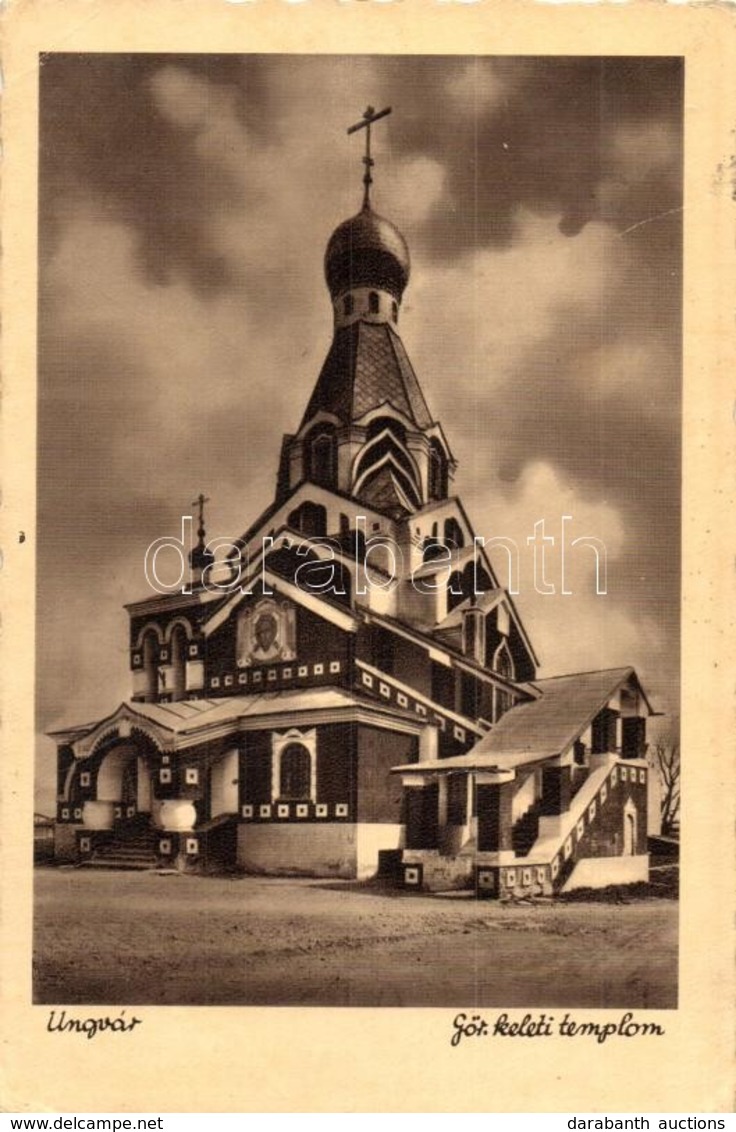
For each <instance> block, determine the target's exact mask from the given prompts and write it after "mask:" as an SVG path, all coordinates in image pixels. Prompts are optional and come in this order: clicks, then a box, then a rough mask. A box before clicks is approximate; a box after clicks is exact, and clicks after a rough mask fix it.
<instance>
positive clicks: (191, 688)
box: [186, 660, 204, 692]
mask: <svg viewBox="0 0 736 1132" xmlns="http://www.w3.org/2000/svg"><path fill="white" fill-rule="evenodd" d="M186 687H187V691H188V692H196V691H198V690H199V689H200V688H204V661H203V660H188V661H187V664H186Z"/></svg>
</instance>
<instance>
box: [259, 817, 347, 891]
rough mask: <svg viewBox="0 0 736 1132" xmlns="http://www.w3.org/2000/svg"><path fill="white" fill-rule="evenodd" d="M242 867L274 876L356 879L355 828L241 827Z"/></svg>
mask: <svg viewBox="0 0 736 1132" xmlns="http://www.w3.org/2000/svg"><path fill="white" fill-rule="evenodd" d="M237 859H238V867H239V868H240V869H243V870H244V871H245V872H253V873H267V874H270V875H271V876H315V877H344V878H346V879H349V878H354V877H355V876H356V875H357V854H356V836H355V826H354V825H352V824H350V823H348V822H345V823H339V824H338V823H334V824H331V823H325V824H324V825H317V824H309V825H305V826H297V825H293V824H291V823H288V824H284V825H265V824H264V825H257V824H255V823H254V824H248V825H241V826H240V827H239V828H238V858H237Z"/></svg>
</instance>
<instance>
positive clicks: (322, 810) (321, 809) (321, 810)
mask: <svg viewBox="0 0 736 1132" xmlns="http://www.w3.org/2000/svg"><path fill="white" fill-rule="evenodd" d="M314 813H315V815H316V817H318V818H326V817H327V805H326V803H325V802H318V803H317V805H316V806H315V807H314Z"/></svg>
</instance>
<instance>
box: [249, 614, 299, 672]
mask: <svg viewBox="0 0 736 1132" xmlns="http://www.w3.org/2000/svg"><path fill="white" fill-rule="evenodd" d="M295 643H296V630H295V611H294V606H293V605H290V604H289V602H285V601H284V602H278V601H274V600H273V599H270V598H266V599H264V600H262V601H259V602H257V603H256V604H255V605H251V606H248V607H247V608H245V609H244V610H243V611H242V612H241V614H240V617H239V618H238V667H240V668H248V667H251V666H252V665H256V664H274V663H276V662H278V661H284V660H293V659H294V657H295V656H296V652H295Z"/></svg>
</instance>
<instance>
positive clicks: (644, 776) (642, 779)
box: [639, 770, 647, 783]
mask: <svg viewBox="0 0 736 1132" xmlns="http://www.w3.org/2000/svg"><path fill="white" fill-rule="evenodd" d="M646 780H647V772H646V771H645V770H640V771H639V781H640V782H641V783H644V782H646Z"/></svg>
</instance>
